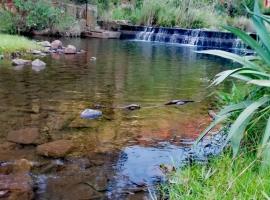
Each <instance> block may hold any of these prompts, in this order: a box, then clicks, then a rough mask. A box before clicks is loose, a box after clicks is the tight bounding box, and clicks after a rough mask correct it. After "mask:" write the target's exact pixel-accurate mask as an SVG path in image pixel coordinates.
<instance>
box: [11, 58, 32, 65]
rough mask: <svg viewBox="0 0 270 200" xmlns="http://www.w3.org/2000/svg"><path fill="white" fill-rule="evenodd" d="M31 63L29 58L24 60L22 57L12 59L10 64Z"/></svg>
mask: <svg viewBox="0 0 270 200" xmlns="http://www.w3.org/2000/svg"><path fill="white" fill-rule="evenodd" d="M30 63H31V60H24V59H19V58H16V59H13V60H12V65H29V64H30Z"/></svg>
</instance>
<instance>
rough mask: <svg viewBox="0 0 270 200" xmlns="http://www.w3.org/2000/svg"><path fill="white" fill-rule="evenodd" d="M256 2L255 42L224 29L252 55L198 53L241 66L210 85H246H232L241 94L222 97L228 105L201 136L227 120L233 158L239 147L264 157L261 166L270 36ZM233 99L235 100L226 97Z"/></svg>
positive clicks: (269, 128) (268, 144)
mask: <svg viewBox="0 0 270 200" xmlns="http://www.w3.org/2000/svg"><path fill="white" fill-rule="evenodd" d="M255 2H256V3H255V6H254V12H251V11H249V12H250V14H252V21H253V24H254V26H255V28H256V30H257V37H258V41H257V40H255V39H253V38H252V37H251V36H250V35H248V34H247V33H245V32H243V31H241V30H239V29H237V28H234V27H226V29H227V30H229V31H231V32H232V33H234V34H235V35H237V36H238V37H239V38H241V39H242V40H243V41H244V42H245V43H246V44H247V45H249V46H250V47H251V48H252V49H253V50H254V51H255V52H256V54H255V56H239V55H236V54H233V53H229V52H225V51H219V50H208V51H203V52H201V53H205V54H210V55H216V56H221V57H223V58H227V59H231V60H232V61H234V62H237V63H239V64H240V65H241V67H239V68H236V69H230V70H226V71H223V72H221V73H219V74H218V75H217V78H216V79H215V80H214V82H213V83H212V85H219V84H220V83H222V82H223V81H224V80H226V79H227V78H229V77H231V78H234V79H237V80H238V81H240V83H241V82H243V83H246V84H242V83H241V84H240V83H239V82H238V81H237V82H235V84H237V85H238V87H241V92H239V91H238V90H236V89H235V87H234V88H233V90H232V91H233V92H232V94H231V95H229V96H227V97H226V98H224V99H225V100H226V99H227V100H229V101H227V103H228V105H227V106H225V107H224V108H223V109H222V110H221V111H220V112H219V114H218V116H217V118H216V119H215V121H214V122H213V124H212V125H210V127H209V128H208V129H207V130H206V131H205V132H204V133H203V134H202V136H201V137H203V136H204V135H205V134H207V133H208V131H209V130H210V129H212V128H213V127H214V126H215V125H216V124H218V123H220V122H224V121H226V123H227V124H228V125H229V127H230V128H229V130H228V138H227V141H231V146H232V149H233V154H234V157H236V156H237V155H238V153H239V150H240V147H241V146H242V147H245V148H246V149H248V151H254V150H257V155H258V157H262V158H263V164H264V166H270V156H269V155H270V89H269V87H270V35H269V31H268V29H267V25H269V24H270V17H269V16H266V15H263V14H261V11H260V8H259V4H258V1H255ZM239 85H240V86H239ZM232 96H236V97H237V98H228V97H232ZM231 100H233V101H231ZM199 139H200V138H199Z"/></svg>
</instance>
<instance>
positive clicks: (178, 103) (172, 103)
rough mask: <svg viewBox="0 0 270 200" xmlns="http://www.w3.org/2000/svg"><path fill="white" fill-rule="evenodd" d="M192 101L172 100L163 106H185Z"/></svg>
mask: <svg viewBox="0 0 270 200" xmlns="http://www.w3.org/2000/svg"><path fill="white" fill-rule="evenodd" d="M192 102H194V101H192V100H178V99H177V100H172V101H169V102H168V103H166V104H165V105H179V106H180V105H185V104H187V103H192Z"/></svg>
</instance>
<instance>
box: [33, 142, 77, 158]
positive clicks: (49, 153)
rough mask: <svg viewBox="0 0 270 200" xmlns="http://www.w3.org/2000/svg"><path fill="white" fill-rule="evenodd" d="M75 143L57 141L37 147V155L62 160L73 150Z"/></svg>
mask: <svg viewBox="0 0 270 200" xmlns="http://www.w3.org/2000/svg"><path fill="white" fill-rule="evenodd" d="M73 147H74V146H73V142H72V141H70V140H57V141H54V142H49V143H46V144H42V145H39V146H38V147H37V154H38V155H41V156H46V157H53V158H62V157H65V156H66V155H67V154H69V153H70V152H71V151H72V149H73Z"/></svg>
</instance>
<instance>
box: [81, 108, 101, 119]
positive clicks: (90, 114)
mask: <svg viewBox="0 0 270 200" xmlns="http://www.w3.org/2000/svg"><path fill="white" fill-rule="evenodd" d="M101 116H102V112H101V111H99V110H92V109H86V110H84V111H83V112H82V113H81V118H83V119H97V118H99V117H101Z"/></svg>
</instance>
